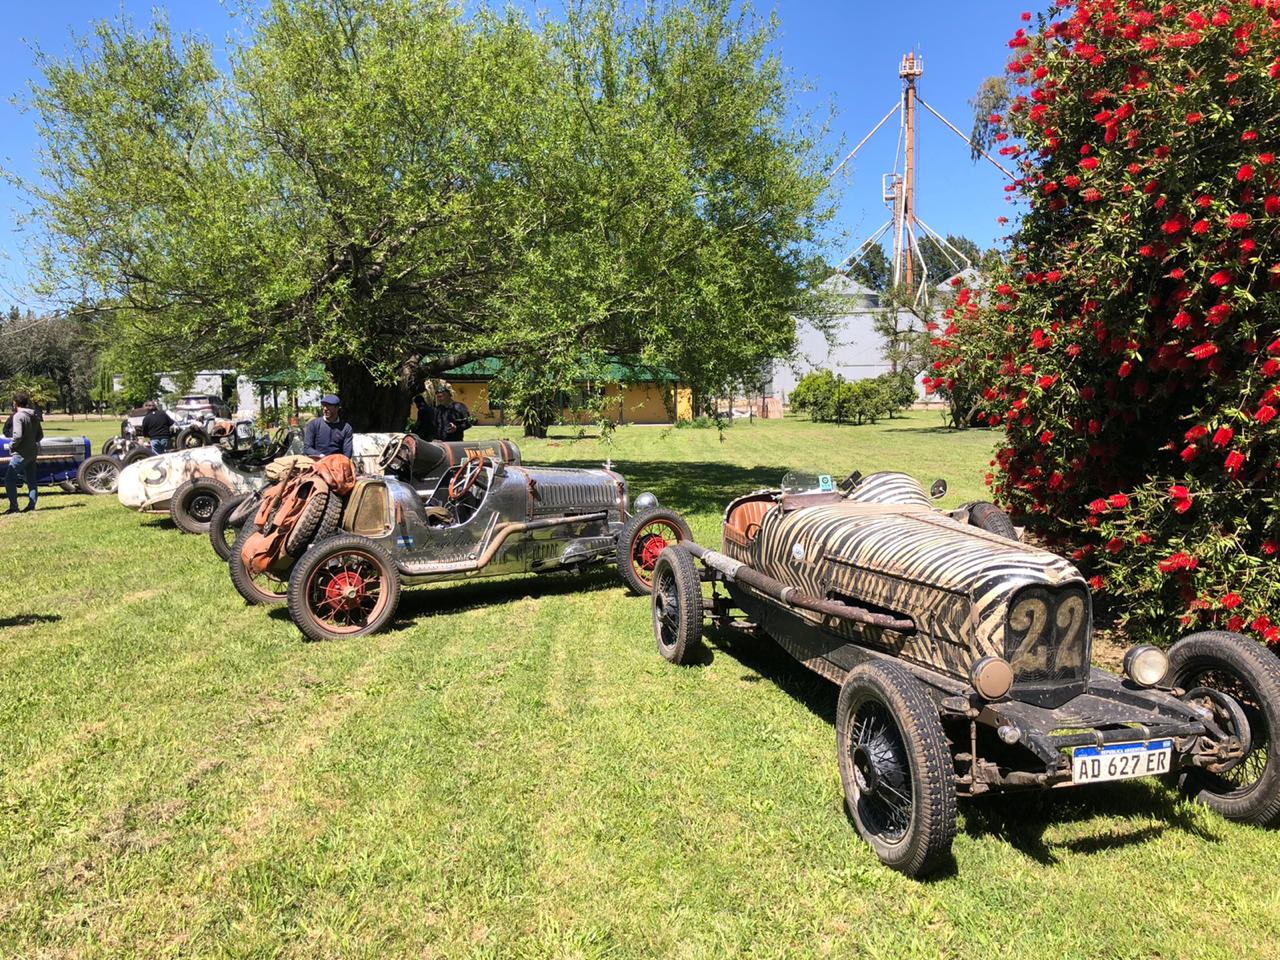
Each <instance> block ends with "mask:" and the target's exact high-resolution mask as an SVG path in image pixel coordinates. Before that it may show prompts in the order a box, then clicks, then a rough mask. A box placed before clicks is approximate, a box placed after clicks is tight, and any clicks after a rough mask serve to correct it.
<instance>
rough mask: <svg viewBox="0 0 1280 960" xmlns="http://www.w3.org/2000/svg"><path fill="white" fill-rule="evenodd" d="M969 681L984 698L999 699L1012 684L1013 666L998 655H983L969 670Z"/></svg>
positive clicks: (1006, 692)
mask: <svg viewBox="0 0 1280 960" xmlns="http://www.w3.org/2000/svg"><path fill="white" fill-rule="evenodd" d="M969 682H970V683H971V684H973V689H975V690H977V691H978V695H979V696H981V697H982V698H983V699H985V700H999V699H1000V698H1001V697H1003V696H1005V695H1006V694H1008V692H1009V689H1010V688H1011V687H1012V686H1013V668H1012V667H1010V666H1009V662H1008V661H1007V660H1002V659H1000V658H999V657H983V658H982V659H981V660H979V661H978V662H977V663H975V664H974V665H973V666H972V667H971V668H970V670H969Z"/></svg>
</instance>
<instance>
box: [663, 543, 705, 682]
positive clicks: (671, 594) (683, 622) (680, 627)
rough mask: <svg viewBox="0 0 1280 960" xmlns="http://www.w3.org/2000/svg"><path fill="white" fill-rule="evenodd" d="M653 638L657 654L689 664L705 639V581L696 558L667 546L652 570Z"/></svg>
mask: <svg viewBox="0 0 1280 960" xmlns="http://www.w3.org/2000/svg"><path fill="white" fill-rule="evenodd" d="M653 584H654V586H653V590H652V591H651V593H652V596H653V638H654V642H655V643H656V644H657V646H658V654H659V655H660V656H661V657H662V659H664V660H667V661H669V662H671V663H676V664H686V663H688V662H689V661H690V659H692V657H693V654H694V651H696V650H697V648H698V641H699V640H701V639H702V580H701V578H700V577H699V576H698V568H697V566H696V565H695V564H694V562H693V555H692V554H690V553H689V551H688V550H682V549H681V548H679V547H667V548H666V549H665V550H663V551H662V553H661V554H659V555H658V562H657V563H655V564H654V567H653Z"/></svg>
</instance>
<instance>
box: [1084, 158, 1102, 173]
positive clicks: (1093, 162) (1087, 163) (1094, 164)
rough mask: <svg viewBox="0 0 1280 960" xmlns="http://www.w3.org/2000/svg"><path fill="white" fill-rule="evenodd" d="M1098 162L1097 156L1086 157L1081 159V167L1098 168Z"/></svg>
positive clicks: (1086, 168) (1087, 168)
mask: <svg viewBox="0 0 1280 960" xmlns="http://www.w3.org/2000/svg"><path fill="white" fill-rule="evenodd" d="M1098 163H1099V160H1098V158H1097V157H1085V158H1084V159H1083V160H1081V161H1080V169H1081V170H1096V169H1097V168H1098Z"/></svg>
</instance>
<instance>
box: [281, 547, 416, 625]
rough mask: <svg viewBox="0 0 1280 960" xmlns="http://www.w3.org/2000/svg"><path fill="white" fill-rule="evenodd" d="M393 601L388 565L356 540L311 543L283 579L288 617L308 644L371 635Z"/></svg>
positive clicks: (394, 575)
mask: <svg viewBox="0 0 1280 960" xmlns="http://www.w3.org/2000/svg"><path fill="white" fill-rule="evenodd" d="M399 599H400V575H399V573H398V572H397V571H396V569H395V565H394V563H393V562H392V561H391V559H390V557H388V556H387V554H386V552H385V551H383V550H382V548H381V547H379V546H377V545H376V544H374V543H371V542H369V541H367V540H365V539H364V538H362V537H353V536H339V537H335V538H331V539H329V540H326V541H324V542H322V543H319V544H316V545H315V546H313V547H312V548H311V549H309V550H307V552H306V553H305V554H304V555H303V557H302V559H301V560H299V561H298V563H297V564H296V565H295V567H294V570H293V573H292V575H291V576H290V578H289V615H290V617H291V618H292V619H293V622H294V623H295V624H297V626H298V628H299V629H300V630H301V631H302V632H303V633H305V634H306V635H307V636H308V637H310V638H311V639H313V640H334V639H340V638H342V637H353V636H359V635H361V634H366V633H373V632H375V631H377V630H379V629H381V628H382V627H383V626H384V625H385V624H386V623H387V622H388V621H389V620H390V619H391V617H392V616H393V615H394V613H395V608H396V605H397V603H398V602H399Z"/></svg>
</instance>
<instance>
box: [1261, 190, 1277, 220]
mask: <svg viewBox="0 0 1280 960" xmlns="http://www.w3.org/2000/svg"><path fill="white" fill-rule="evenodd" d="M1262 209H1263V210H1265V211H1266V212H1267V216H1269V217H1274V216H1277V215H1280V197H1277V196H1276V195H1275V194H1271V195H1270V196H1269V197H1267V199H1265V200H1263V201H1262Z"/></svg>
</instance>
